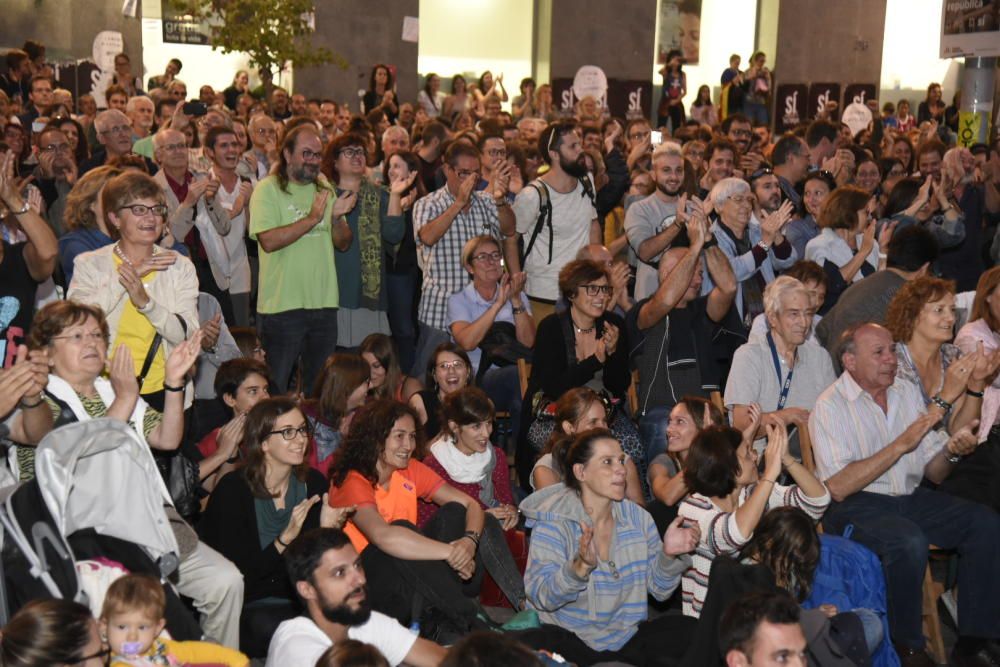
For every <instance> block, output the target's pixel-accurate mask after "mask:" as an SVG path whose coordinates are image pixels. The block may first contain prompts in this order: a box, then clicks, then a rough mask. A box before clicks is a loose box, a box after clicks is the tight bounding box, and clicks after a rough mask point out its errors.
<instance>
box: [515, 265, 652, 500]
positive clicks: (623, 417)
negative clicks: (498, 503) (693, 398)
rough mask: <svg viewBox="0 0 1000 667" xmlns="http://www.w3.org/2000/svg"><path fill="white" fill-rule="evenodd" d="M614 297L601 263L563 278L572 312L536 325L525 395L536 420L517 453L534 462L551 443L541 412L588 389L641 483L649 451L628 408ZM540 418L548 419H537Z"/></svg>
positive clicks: (568, 270) (568, 271) (574, 268)
mask: <svg viewBox="0 0 1000 667" xmlns="http://www.w3.org/2000/svg"><path fill="white" fill-rule="evenodd" d="M613 291H614V287H612V285H611V281H610V279H609V275H608V269H607V267H606V266H605V265H604V264H602V263H600V262H595V261H593V260H586V259H578V260H574V261H572V262H570V263H569V264H567V265H566V266H564V267H563V269H562V271H560V272H559V293H560V295H561V296H562V298H563V299H565V301H566V302H567V303H568V304H569V308H567V309H565V310H562V311H556V312H555V313H553V314H552V315H549V316H548V317H546V318H545V319H543V320H542V322H541V324H539V325H538V336H537V338H536V339H535V351H534V355H533V357H532V368H531V378H530V379H529V380H528V391H527V393H526V394H525V400H527V401H530V405H531V406H532V412H533V413H534V414H533V415H532V416H534V417H536V419H534V420H531V419H525V420H522V426H521V431H522V433H523V434H524V437H523V438H522V439H521V446H522V447H523V446H525V445H527V447H528V449H526V450H525V451H524V452H523V454H522V452H518V455H517V456H518V459H520V458H521V457H522V455H523V456H524V457H525V458H524V459H523V460H524V461H533V460H534V459H535V458H537V455H538V453H539V452H540V451H541V450H542V447H543V446H544V445H545V443H546V442H547V441H548V439H549V435H550V433H551V432H552V430H553V428H554V420H553V419H552V418H551V417H550V416H549V415H548V414H547V413H546V412H545V411H544V410H543V407H544V405H545V404H548V403H553V404H554V403H555V401H557V400H558V399H559V397H560V396H562V395H563V394H565V393H566V392H567V391H569V390H570V389H573V388H575V387H590V388H591V389H593V390H594V391H596V392H597V393H598V394H600V395H602V396H603V397H604V398H605V399H606V400H607V403H608V407H607V410H608V412H607V423H608V428H610V429H611V430H612V432H614V434H615V437H616V438H617V439H618V440H619V441H620V442H621V443H622V447H623V448H624V450H625V453H626V454H627V455H628V456H629V458H631V459H632V460H633V461H634V462H635V464H636V467H637V468H638V470H639V477H640V480H644V479H645V477H646V456H645V451H644V449H643V447H642V445H641V443H640V442H639V432H638V429H637V428H636V426H635V423H634V422H633V421H632V420H631V419H630V418H629V416H628V415H627V414H626V408H625V398H626V392H627V391H628V387H629V383H630V381H631V371H630V370H629V366H628V349H629V346H628V345H627V344H626V341H625V323H624V321H623V320H622V318H620V317H619V316H618V315H616V314H615V313H613V312H607V310H606V309H607V306H608V302H609V301H610V300H611V295H612V293H613ZM540 413H544V414H545V416H544V417H542V418H537V417H538V416H539V414H540ZM526 425H527V427H528V428H527V430H526V429H525V426H526ZM525 479H527V477H525ZM644 495H646V493H645V486H644Z"/></svg>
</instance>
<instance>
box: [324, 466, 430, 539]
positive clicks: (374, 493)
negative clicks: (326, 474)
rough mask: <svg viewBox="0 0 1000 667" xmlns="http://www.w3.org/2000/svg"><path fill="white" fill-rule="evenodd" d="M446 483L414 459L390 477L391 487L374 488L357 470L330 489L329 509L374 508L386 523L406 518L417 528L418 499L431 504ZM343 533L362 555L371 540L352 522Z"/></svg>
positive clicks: (348, 523)
mask: <svg viewBox="0 0 1000 667" xmlns="http://www.w3.org/2000/svg"><path fill="white" fill-rule="evenodd" d="M442 484H444V480H443V479H441V477H440V476H439V475H438V474H437V473H436V472H434V471H433V470H431V469H430V468H428V467H427V466H425V465H424V464H423V463H421V462H420V461H414V460H411V461H410V463H409V465H407V466H406V468H404V469H403V470H397V471H395V472H394V473H392V477H390V478H389V488H388V489H384V488H382V487H381V486H375V487H373V486H372V483H371V482H370V481H368V480H367V479H365V478H364V477H362V476H361V474H360V473H359V472H357V471H355V470H352V471H351V472H349V473H347V478H346V479H345V480H344V483H343V484H342V485H341V486H340V487H336V486H332V485H331V487H330V506H331V507H346V506H349V505H357V506H358V507H359V508H361V507H365V506H371V505H374V506H375V508H376V509H377V510H378V513H379V514H380V515H381V516H382V518H383V519H385V522H386V523H392V522H393V521H399V520H400V519H403V520H405V521H409V522H410V523H412V524H414V525H416V523H417V498H418V497H419V498H422V499H423V500H426V501H427V502H432V501H431V498H432V497H433V496H434V494H435V493H437V490H438V489H440V488H441V485H442ZM344 532H345V533H347V536H348V537H350V538H351V543H352V544H353V545H354V548H355V549H357V550H358V553H361V552H362V551H364V550H365V547H367V546H368V539H367V538H366V537H365V536H364V535H363V534H362V533H361V531H360V530H359V529H358V527H357V526H355V525H354V522H353V521H348V522H347V525H346V526H344Z"/></svg>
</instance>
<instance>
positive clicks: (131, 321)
mask: <svg viewBox="0 0 1000 667" xmlns="http://www.w3.org/2000/svg"><path fill="white" fill-rule="evenodd" d="M114 258H115V268H117V267H119V266H121V264H122V259H121V257H119V256H118V255H114ZM155 279H156V271H152V272H151V273H150V274H149V275H147V276H144V277H143V278H142V283H143V285H149V284H150V283H152V282H153V281H154V280H155ZM112 334H113V335H114V342H113V343H112V345H111V349H110V350H108V357H109V358H111V357H114V355H115V350H117V349H118V346H119V345H121V344H122V343H124V344H125V345H126V346H128V349H129V351H130V352H131V353H132V362H133V363H134V364H135V375H136V377H138V376H139V372H140V371H141V370H142V365H143V363H145V361H146V355H147V354H148V353H149V346H150V345H152V343H153V337H154V336H156V329H155V328H154V327H153V325H152V323H150V321H149V318H147V317H146V316H145V315H143V314H142V313H140V312H139V310H138V309H137V308H136V307H135V304H134V303H132V300H131V299H128V300H126V301H125V309H124V311H123V312H122V317H121V320H120V321H119V322H118V330H117V331H114V332H112ZM165 373H166V359H165V357H164V356H163V345H162V344H161V345H160V348H159V349H158V350H157V351H156V357H155V358H154V359H153V363H152V365H151V366H150V367H149V372H148V373H146V380H145V381H144V382H143V383H142V386H141V387H139V393H140V394H151V393H154V392H157V391H159V390H160V389H163V379H164V376H165Z"/></svg>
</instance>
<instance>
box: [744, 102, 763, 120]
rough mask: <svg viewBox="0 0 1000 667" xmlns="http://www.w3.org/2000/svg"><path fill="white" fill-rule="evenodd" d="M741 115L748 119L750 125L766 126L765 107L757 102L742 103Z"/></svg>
mask: <svg viewBox="0 0 1000 667" xmlns="http://www.w3.org/2000/svg"><path fill="white" fill-rule="evenodd" d="M743 113H744V114H745V115H746V117H747V118H749V119H750V123H751V124H752V125H767V122H768V121H767V105H766V104H759V103H757V102H744V103H743Z"/></svg>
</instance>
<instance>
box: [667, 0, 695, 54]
mask: <svg viewBox="0 0 1000 667" xmlns="http://www.w3.org/2000/svg"><path fill="white" fill-rule="evenodd" d="M658 19H659V20H658V21H657V25H658V26H659V28H658V30H657V35H656V64H657V65H662V64H664V63H666V62H667V53H668V52H669V51H671V50H672V49H677V50H678V51H680V52H681V56H682V57H683V58H684V63H685V64H686V65H697V64H698V51H699V42H700V41H701V0H660V12H659V17H658Z"/></svg>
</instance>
